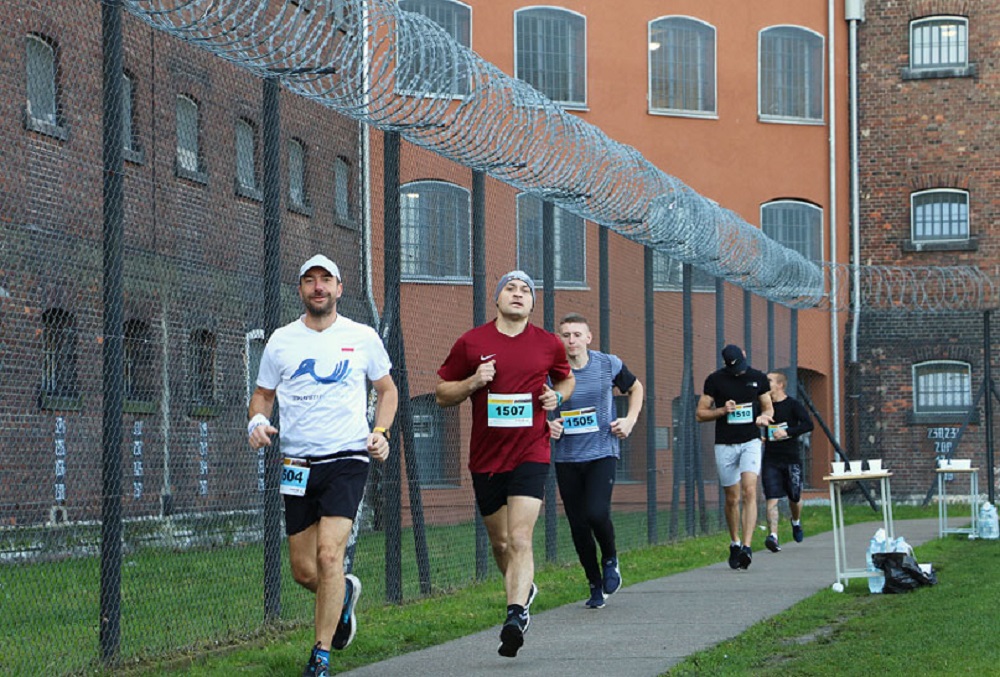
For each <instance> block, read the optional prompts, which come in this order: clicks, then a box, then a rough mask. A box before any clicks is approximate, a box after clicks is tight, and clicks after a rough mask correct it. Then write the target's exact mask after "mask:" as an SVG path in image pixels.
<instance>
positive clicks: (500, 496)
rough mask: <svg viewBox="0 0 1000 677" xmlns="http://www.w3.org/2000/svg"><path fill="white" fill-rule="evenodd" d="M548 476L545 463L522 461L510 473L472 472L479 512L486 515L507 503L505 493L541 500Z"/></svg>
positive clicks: (473, 488)
mask: <svg viewBox="0 0 1000 677" xmlns="http://www.w3.org/2000/svg"><path fill="white" fill-rule="evenodd" d="M548 476H549V464H548V463H522V464H521V465H519V466H517V467H516V468H514V469H513V470H511V471H510V472H497V473H487V472H474V473H472V490H473V491H474V492H475V494H476V505H478V506H479V514H480V515H482V516H483V517H489V516H490V515H492V514H493V513H495V512H496V511H497V510H499V509H500V508H502V507H504V506H505V505H507V497H508V496H531V497H532V498H537V499H540V500H541V499H544V498H545V480H546V479H548Z"/></svg>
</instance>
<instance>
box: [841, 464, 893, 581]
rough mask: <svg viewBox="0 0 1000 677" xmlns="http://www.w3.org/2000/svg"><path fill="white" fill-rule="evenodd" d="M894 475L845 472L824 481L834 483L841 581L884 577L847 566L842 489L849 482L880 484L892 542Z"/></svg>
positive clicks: (882, 471) (884, 471) (883, 516)
mask: <svg viewBox="0 0 1000 677" xmlns="http://www.w3.org/2000/svg"><path fill="white" fill-rule="evenodd" d="M890 477H892V473H891V472H888V471H887V470H881V471H877V472H861V473H852V472H845V473H839V474H833V475H826V476H825V477H823V480H824V481H826V482H829V483H830V512H831V513H832V515H833V559H834V562H835V564H836V574H837V582H838V583H842V584H843V585H845V586H846V585H847V584H848V580H849V579H851V578H869V577H871V576H883V575H884V574H883V573H882V572H881V571H875V572H871V571H868V569H867V568H866V567H861V568H857V567H853V568H852V567H849V566H848V565H847V547H846V543H845V538H844V533H845V532H844V504H843V501H842V498H841V488H842V487H843V486H844V484H846V483H848V482H864V481H870V482H875V481H877V482H878V486H879V503H880V504H881V506H882V524H883V527H884V528H885V533H886V537H887V538H888V539H889V540H890V541H892V540H893V539H894V538H895V537H896V536H895V533H894V531H893V524H892V490H891V488H890V486H889V478H890Z"/></svg>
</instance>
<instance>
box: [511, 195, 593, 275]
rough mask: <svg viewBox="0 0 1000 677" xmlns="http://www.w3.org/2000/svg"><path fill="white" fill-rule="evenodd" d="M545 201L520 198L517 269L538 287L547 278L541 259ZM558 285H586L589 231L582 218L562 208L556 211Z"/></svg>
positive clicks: (533, 197) (529, 196) (521, 196)
mask: <svg viewBox="0 0 1000 677" xmlns="http://www.w3.org/2000/svg"><path fill="white" fill-rule="evenodd" d="M542 209H543V203H542V199H541V198H539V197H538V196H536V195H531V194H530V193H521V194H520V195H518V196H517V267H518V268H519V269H521V270H523V271H524V272H526V273H527V274H528V275H530V276H531V277H532V278H533V279H534V280H535V284H536V285H538V286H539V287H541V286H542V284H543V280H544V277H545V261H544V260H543V257H542ZM553 230H554V237H555V261H554V265H555V271H554V277H555V281H556V285H557V286H563V287H566V286H570V287H580V286H583V285H585V284H586V283H587V230H586V222H585V221H584V220H583V218H582V217H580V216H577V215H576V214H574V213H572V212H570V211H567V210H565V209H563V208H561V207H554V208H553Z"/></svg>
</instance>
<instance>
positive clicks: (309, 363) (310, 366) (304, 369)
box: [289, 357, 351, 385]
mask: <svg viewBox="0 0 1000 677" xmlns="http://www.w3.org/2000/svg"><path fill="white" fill-rule="evenodd" d="M350 373H351V363H350V361H348V360H341V361H340V362H339V363H338V364H337V366H336V367H334V368H333V371H332V372H331V373H330V375H329V376H318V375H317V374H316V360H314V359H313V358H311V357H310V358H309V359H305V360H302V363H301V364H300V365H299V368H298V369H296V370H295V373H294V374H292V376H291V378H290V379H289V380H291V379H293V378H295V377H296V376H301V375H302V374H309V375H310V376H312V377H313V380H314V381H316V383H324V384H327V385H329V384H331V383H339V382H340V381H343V380H344V379H345V378H347V375H348V374H350Z"/></svg>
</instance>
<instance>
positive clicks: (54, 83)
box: [24, 33, 69, 141]
mask: <svg viewBox="0 0 1000 677" xmlns="http://www.w3.org/2000/svg"><path fill="white" fill-rule="evenodd" d="M24 78H25V85H24V86H25V100H24V126H25V128H26V129H29V130H31V131H33V132H40V133H42V134H46V135H48V136H54V137H56V138H57V139H61V140H63V141H65V140H66V139H67V138H69V136H68V133H67V131H66V128H65V127H64V126H63V122H64V120H63V114H62V103H61V101H60V95H59V53H58V46H57V45H56V43H55V42H54V41H52V40H50V39H49V38H48V37H46V36H44V35H41V34H39V33H28V34H26V35H25V44H24Z"/></svg>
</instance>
